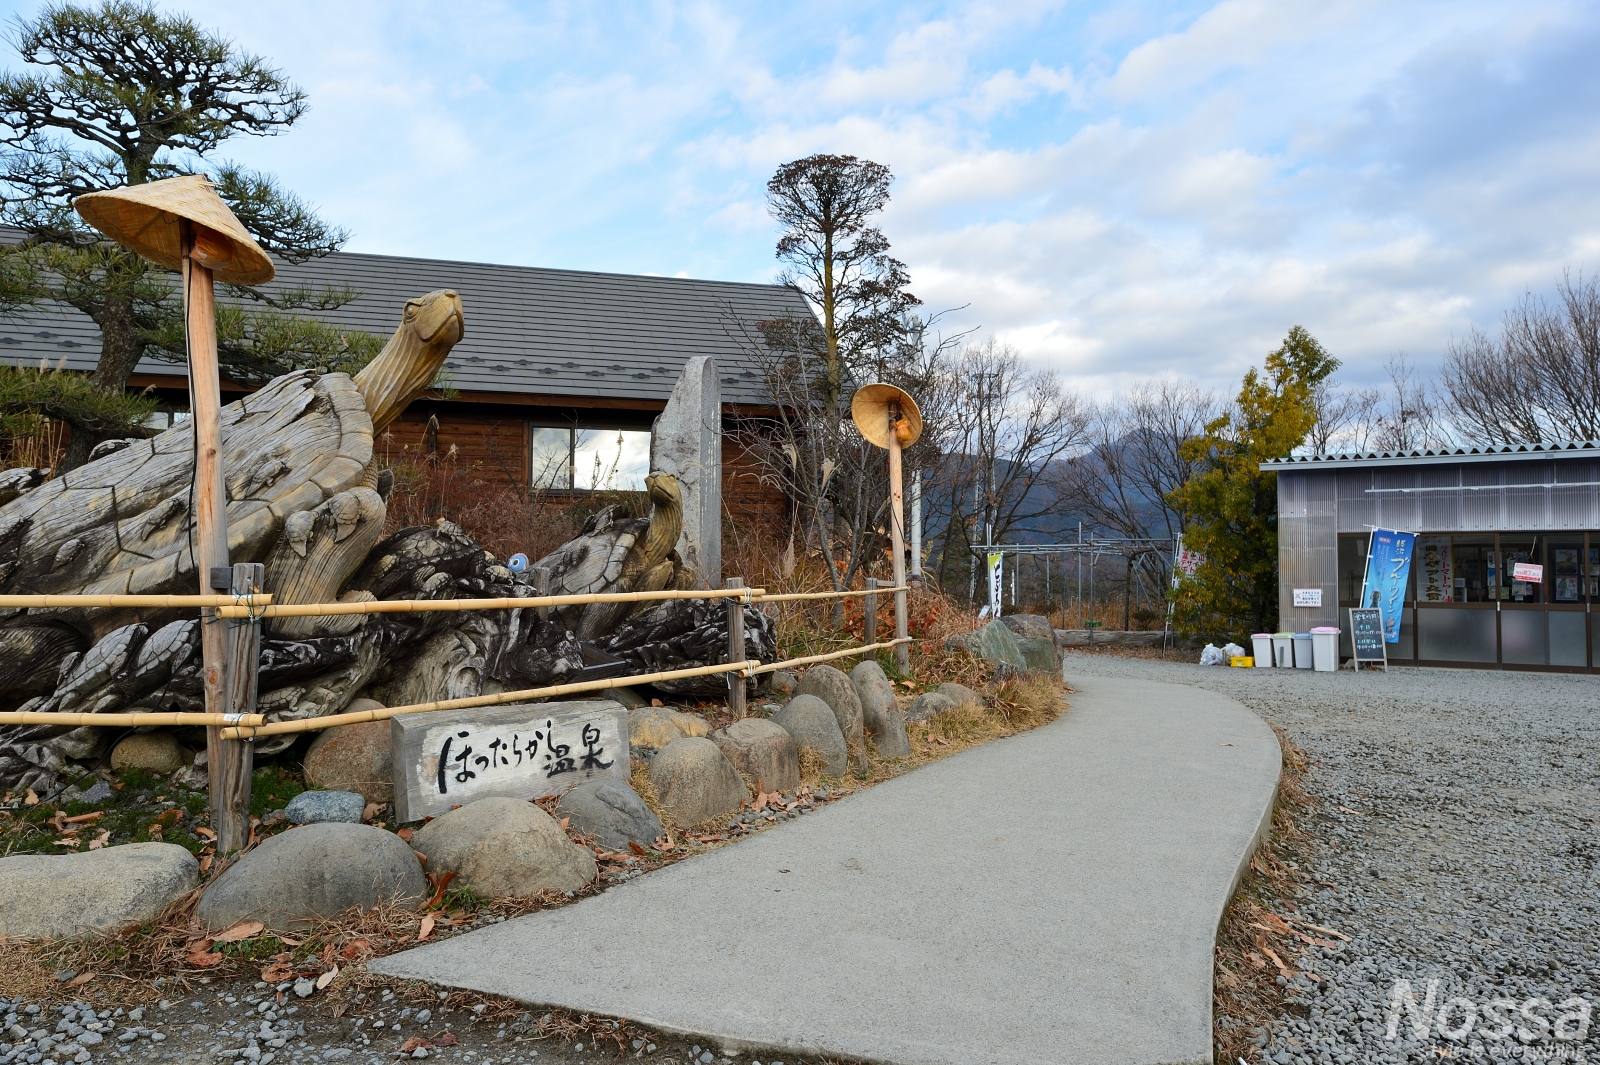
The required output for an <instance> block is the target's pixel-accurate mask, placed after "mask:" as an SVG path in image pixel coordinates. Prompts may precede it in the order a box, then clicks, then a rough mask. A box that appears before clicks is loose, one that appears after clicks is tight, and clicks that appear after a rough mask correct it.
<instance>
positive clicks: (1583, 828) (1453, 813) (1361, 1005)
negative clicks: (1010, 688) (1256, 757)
mask: <svg viewBox="0 0 1600 1065" xmlns="http://www.w3.org/2000/svg"><path fill="white" fill-rule="evenodd" d="M1065 673H1066V676H1067V678H1068V681H1069V683H1070V681H1071V678H1072V675H1073V674H1074V673H1078V674H1095V675H1102V676H1132V677H1143V678H1148V679H1159V680H1165V681H1170V682H1173V683H1181V684H1194V685H1198V686H1201V687H1205V688H1209V689H1212V690H1214V691H1219V692H1223V693H1225V694H1228V695H1231V696H1233V697H1234V698H1236V699H1238V700H1239V701H1240V702H1242V703H1244V704H1245V705H1246V706H1249V707H1250V708H1251V709H1253V710H1255V711H1256V712H1257V713H1259V714H1261V715H1262V716H1263V717H1265V718H1267V719H1268V720H1269V721H1272V722H1273V723H1275V724H1277V725H1278V726H1280V727H1281V728H1283V729H1284V730H1285V731H1286V732H1287V733H1288V734H1289V735H1290V737H1291V738H1292V739H1293V740H1294V742H1295V743H1296V744H1298V745H1299V746H1300V747H1301V749H1303V750H1304V751H1305V752H1306V754H1307V755H1308V756H1309V758H1310V761H1311V769H1310V771H1309V773H1308V775H1307V784H1308V787H1309V790H1310V792H1311V793H1312V795H1313V796H1314V797H1315V798H1317V799H1319V800H1320V801H1321V803H1320V808H1319V809H1318V811H1317V812H1316V814H1315V815H1313V816H1312V817H1311V818H1310V819H1309V822H1308V824H1307V827H1308V828H1309V830H1310V831H1311V833H1312V834H1313V836H1314V837H1315V839H1316V847H1315V849H1314V853H1315V857H1314V859H1313V861H1312V868H1311V869H1310V870H1309V871H1310V872H1311V873H1312V874H1313V876H1314V878H1315V880H1316V881H1317V882H1318V883H1319V884H1320V885H1321V887H1320V888H1319V889H1318V890H1317V891H1316V893H1315V895H1314V896H1312V897H1309V898H1306V899H1303V900H1301V907H1302V909H1301V916H1303V917H1306V918H1307V919H1309V920H1311V921H1314V922H1316V923H1318V924H1322V925H1326V926H1328V927H1331V928H1334V929H1336V930H1338V931H1339V932H1341V933H1343V934H1345V935H1348V936H1349V937H1350V942H1349V943H1348V944H1345V945H1343V947H1342V949H1340V950H1337V951H1331V950H1326V949H1322V948H1317V953H1320V954H1321V955H1322V956H1321V957H1307V958H1306V959H1305V965H1306V967H1307V968H1308V969H1314V970H1315V972H1316V973H1317V974H1318V975H1320V976H1322V977H1325V978H1326V980H1325V981H1324V982H1322V983H1320V984H1319V983H1317V982H1315V981H1312V980H1309V979H1305V978H1301V979H1300V980H1298V981H1297V983H1298V984H1299V986H1300V989H1301V990H1302V1000H1303V1002H1304V1009H1303V1010H1301V1011H1298V1012H1296V1013H1294V1014H1292V1015H1290V1016H1285V1017H1283V1018H1280V1023H1279V1025H1278V1026H1277V1028H1276V1030H1275V1031H1274V1032H1273V1033H1272V1036H1271V1038H1270V1039H1269V1040H1262V1041H1263V1042H1266V1046H1265V1048H1264V1051H1263V1052H1262V1057H1261V1059H1260V1060H1270V1061H1273V1062H1277V1063H1280V1065H1289V1063H1318V1065H1321V1063H1334V1062H1339V1063H1354V1062H1360V1063H1363V1065H1366V1063H1379V1062H1402V1061H1404V1062H1422V1061H1427V1062H1440V1061H1443V1060H1446V1059H1449V1060H1466V1061H1540V1062H1546V1061H1594V1060H1600V1024H1597V1025H1595V1026H1593V1027H1591V1024H1590V1017H1591V1013H1592V1012H1593V1011H1594V1010H1597V1009H1600V917H1597V907H1600V873H1597V871H1596V866H1597V862H1600V838H1597V836H1596V820H1597V818H1600V789H1597V785H1600V750H1597V740H1600V677H1589V676H1579V675H1571V674H1550V673H1501V672H1489V671H1478V670H1443V669H1410V668H1406V669H1401V668H1394V669H1391V670H1390V671H1389V672H1388V673H1387V674H1385V673H1383V672H1381V671H1380V672H1372V671H1368V670H1363V671H1362V672H1361V673H1359V674H1357V673H1354V672H1351V671H1349V670H1345V671H1343V672H1339V673H1312V672H1305V671H1300V670H1266V669H1261V670H1247V669H1229V668H1215V667H1213V668H1202V667H1200V666H1197V665H1196V666H1191V665H1180V664H1176V663H1168V662H1157V661H1150V660H1141V659H1134V658H1124V657H1113V656H1112V655H1109V654H1102V653H1093V654H1090V653H1082V654H1072V655H1069V656H1068V659H1067V663H1066V669H1065ZM1402 980H1403V981H1407V982H1409V984H1410V987H1411V989H1412V992H1413V996H1414V1004H1412V1003H1410V1002H1408V1001H1407V999H1406V997H1405V996H1404V994H1403V993H1402V994H1401V995H1400V997H1399V998H1398V999H1397V997H1396V982H1397V981H1402ZM1433 981H1437V984H1436V985H1434V984H1433V983H1432V982H1433ZM1430 988H1431V991H1430ZM1430 996H1431V1002H1430ZM1442 1007H1447V1008H1445V1009H1444V1014H1443V1016H1442V1017H1441V1016H1440V1011H1441V1008H1442ZM1391 1021H1392V1022H1393V1023H1392V1025H1391ZM1469 1021H1470V1023H1469ZM1424 1026H1426V1029H1427V1034H1426V1035H1421V1034H1419V1033H1420V1031H1421V1029H1422V1028H1423V1027H1424ZM1391 1027H1392V1029H1393V1031H1394V1036H1393V1037H1392V1038H1391V1037H1390V1034H1389V1033H1390V1030H1391Z"/></svg>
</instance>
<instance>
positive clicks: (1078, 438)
mask: <svg viewBox="0 0 1600 1065" xmlns="http://www.w3.org/2000/svg"><path fill="white" fill-rule="evenodd" d="M1090 415H1091V409H1090V408H1089V407H1088V406H1087V405H1086V404H1085V403H1084V402H1083V401H1082V400H1081V399H1080V398H1079V397H1078V395H1077V394H1076V393H1074V392H1071V391H1069V390H1067V389H1066V388H1064V387H1063V386H1062V384H1061V380H1060V378H1059V377H1057V376H1056V375H1055V374H1054V373H1051V372H1050V371H1048V370H1042V369H1033V368H1030V367H1028V366H1027V364H1026V363H1024V362H1023V360H1022V357H1021V356H1020V355H1019V354H1018V353H1017V351H1016V349H1015V348H1012V347H1010V346H1009V345H999V344H996V343H995V341H994V340H993V339H992V338H991V339H990V340H988V341H986V342H985V343H982V344H969V345H967V346H966V347H965V348H963V349H962V351H961V354H960V356H959V358H957V359H956V360H955V362H954V365H953V367H952V368H951V378H950V383H949V408H948V410H947V411H946V412H945V417H946V418H947V419H948V429H947V438H946V440H945V442H944V448H943V451H944V454H943V456H942V458H941V459H940V462H939V467H938V470H937V472H936V477H937V479H938V481H939V484H940V486H941V488H942V492H941V495H942V496H944V498H945V500H946V502H947V506H948V509H949V513H948V519H947V521H946V523H945V528H944V530H943V534H942V541H943V543H942V549H941V552H940V560H939V564H938V567H937V569H936V573H937V575H938V577H939V578H940V579H941V580H942V581H943V582H945V583H946V584H948V583H949V582H950V581H951V579H952V578H954V577H955V575H956V573H957V572H958V570H959V568H961V567H962V565H963V563H965V566H964V568H965V569H966V570H967V577H968V595H969V597H970V596H973V595H975V594H976V582H977V562H976V558H975V557H974V556H973V555H972V552H971V549H972V547H973V546H974V545H976V544H979V543H990V544H993V543H1001V542H1003V541H1004V539H1005V538H1006V537H1007V536H1008V535H1010V534H1011V533H1012V532H1013V530H1015V529H1017V528H1018V527H1019V526H1023V525H1028V524H1036V523H1039V522H1041V521H1044V522H1048V521H1051V520H1053V519H1055V518H1056V517H1057V516H1058V515H1059V513H1060V502H1061V496H1060V491H1059V484H1058V483H1057V479H1056V478H1055V476H1054V473H1053V471H1054V466H1055V464H1056V463H1057V462H1059V461H1060V460H1062V459H1063V458H1065V457H1066V456H1068V455H1069V454H1071V453H1072V452H1074V451H1075V450H1077V449H1078V448H1080V447H1082V446H1083V445H1084V444H1085V442H1086V441H1087V438H1088V437H1087V429H1088V423H1089V418H1090Z"/></svg>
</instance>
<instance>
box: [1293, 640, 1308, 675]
mask: <svg viewBox="0 0 1600 1065" xmlns="http://www.w3.org/2000/svg"><path fill="white" fill-rule="evenodd" d="M1294 668H1296V669H1310V668H1311V634H1310V633H1309V632H1297V633H1295V634H1294Z"/></svg>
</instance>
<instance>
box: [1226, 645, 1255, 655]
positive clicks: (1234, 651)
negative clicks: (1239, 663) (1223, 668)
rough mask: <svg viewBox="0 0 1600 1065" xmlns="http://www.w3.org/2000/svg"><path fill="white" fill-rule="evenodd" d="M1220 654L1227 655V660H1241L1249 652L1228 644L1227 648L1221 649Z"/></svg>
mask: <svg viewBox="0 0 1600 1065" xmlns="http://www.w3.org/2000/svg"><path fill="white" fill-rule="evenodd" d="M1222 653H1223V654H1225V655H1227V656H1228V657H1229V658H1243V657H1244V656H1245V655H1247V654H1249V653H1250V652H1249V651H1246V650H1245V649H1244V648H1243V647H1240V646H1239V645H1238V644H1236V643H1230V644H1228V646H1226V647H1224V648H1223V649H1222Z"/></svg>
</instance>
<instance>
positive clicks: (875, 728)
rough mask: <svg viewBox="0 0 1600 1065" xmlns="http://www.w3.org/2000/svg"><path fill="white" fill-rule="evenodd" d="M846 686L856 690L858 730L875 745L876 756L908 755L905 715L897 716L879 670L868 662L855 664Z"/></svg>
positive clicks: (888, 686)
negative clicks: (849, 684) (863, 730)
mask: <svg viewBox="0 0 1600 1065" xmlns="http://www.w3.org/2000/svg"><path fill="white" fill-rule="evenodd" d="M850 683H852V684H854V685H855V686H856V695H857V696H858V697H860V699H861V724H862V727H863V728H864V729H865V730H866V733H867V735H869V736H871V737H872V740H873V742H874V743H876V744H877V745H878V754H879V755H880V756H882V757H884V758H904V757H905V756H906V755H908V754H910V753H911V743H910V741H908V740H907V739H906V720H905V715H903V714H902V713H901V712H900V705H899V703H898V702H897V701H896V700H895V697H894V685H892V684H890V683H889V678H888V676H887V675H886V674H885V673H884V672H883V667H882V666H880V665H878V663H876V662H874V661H872V660H871V659H868V660H867V661H865V662H861V663H858V664H857V665H856V668H854V669H852V670H851V671H850Z"/></svg>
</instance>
